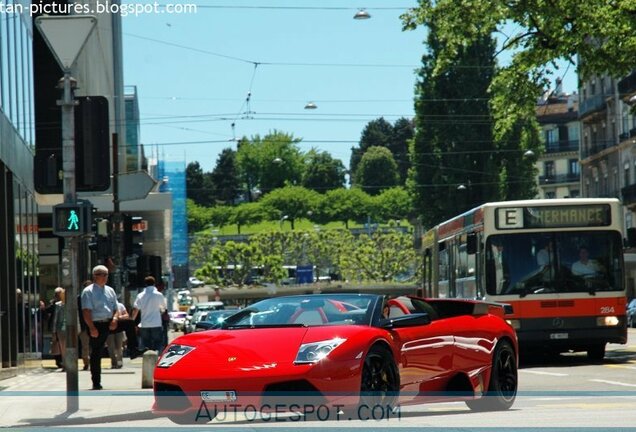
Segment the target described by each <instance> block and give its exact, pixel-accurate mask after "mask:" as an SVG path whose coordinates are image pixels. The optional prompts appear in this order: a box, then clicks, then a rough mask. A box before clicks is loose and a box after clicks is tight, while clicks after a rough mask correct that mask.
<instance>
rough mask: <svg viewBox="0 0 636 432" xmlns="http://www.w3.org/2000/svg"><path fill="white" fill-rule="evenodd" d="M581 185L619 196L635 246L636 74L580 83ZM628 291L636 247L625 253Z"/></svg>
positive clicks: (592, 192) (635, 271)
mask: <svg viewBox="0 0 636 432" xmlns="http://www.w3.org/2000/svg"><path fill="white" fill-rule="evenodd" d="M579 92H580V97H581V101H580V105H579V119H580V121H581V156H580V158H581V190H582V195H583V196H584V197H590V198H594V197H613V198H618V199H620V200H621V201H622V202H623V205H624V223H625V228H626V233H627V236H628V238H631V239H632V241H630V243H631V244H632V245H636V230H635V227H636V214H635V212H636V186H635V184H636V117H635V116H634V114H633V112H632V106H631V105H633V104H634V102H635V101H636V99H634V98H633V96H634V95H635V94H636V74H635V73H634V72H633V73H631V74H630V75H628V76H626V77H622V78H618V79H617V78H613V77H610V76H607V75H604V76H595V77H592V78H590V79H588V80H586V81H582V82H580V87H579ZM625 269H626V276H627V278H626V279H627V280H626V282H627V292H628V296H629V297H633V296H634V295H635V294H636V248H635V247H633V246H631V247H629V248H628V249H627V251H626V254H625Z"/></svg>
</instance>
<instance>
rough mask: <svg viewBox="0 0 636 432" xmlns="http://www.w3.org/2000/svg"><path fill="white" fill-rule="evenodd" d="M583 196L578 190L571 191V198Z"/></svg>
mask: <svg viewBox="0 0 636 432" xmlns="http://www.w3.org/2000/svg"><path fill="white" fill-rule="evenodd" d="M580 196H581V191H580V190H578V189H570V198H578V197H580Z"/></svg>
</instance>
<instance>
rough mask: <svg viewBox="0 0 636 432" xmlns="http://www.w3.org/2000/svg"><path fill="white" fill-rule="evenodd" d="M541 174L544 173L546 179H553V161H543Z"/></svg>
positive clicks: (554, 170) (554, 172)
mask: <svg viewBox="0 0 636 432" xmlns="http://www.w3.org/2000/svg"><path fill="white" fill-rule="evenodd" d="M543 172H544V173H545V176H546V177H554V176H555V175H556V169H555V167H554V161H545V162H544V163H543Z"/></svg>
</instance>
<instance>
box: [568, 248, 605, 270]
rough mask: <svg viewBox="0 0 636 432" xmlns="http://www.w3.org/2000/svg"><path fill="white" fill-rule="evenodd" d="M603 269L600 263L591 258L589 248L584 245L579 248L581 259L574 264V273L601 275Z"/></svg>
mask: <svg viewBox="0 0 636 432" xmlns="http://www.w3.org/2000/svg"><path fill="white" fill-rule="evenodd" d="M602 271H603V269H602V267H601V266H600V264H599V263H597V262H596V261H594V260H591V259H590V253H589V252H588V250H587V248H585V247H582V248H581V249H579V260H578V261H576V262H575V263H574V264H572V274H573V275H576V276H582V277H584V278H591V277H595V276H600V274H601V273H602Z"/></svg>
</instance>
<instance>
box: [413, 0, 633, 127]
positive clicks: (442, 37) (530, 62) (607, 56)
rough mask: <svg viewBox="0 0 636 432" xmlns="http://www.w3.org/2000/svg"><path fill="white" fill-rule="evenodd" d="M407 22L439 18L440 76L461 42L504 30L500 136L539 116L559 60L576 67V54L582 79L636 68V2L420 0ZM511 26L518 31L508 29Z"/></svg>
mask: <svg viewBox="0 0 636 432" xmlns="http://www.w3.org/2000/svg"><path fill="white" fill-rule="evenodd" d="M402 19H403V24H404V28H405V29H414V28H416V27H417V26H419V25H426V26H429V25H431V23H434V25H435V27H436V33H437V37H438V39H439V41H440V46H441V50H440V52H439V57H438V62H437V64H436V66H435V69H434V74H435V75H442V74H444V73H445V72H446V71H447V70H448V68H449V65H452V63H453V60H454V58H455V57H456V55H457V53H458V52H460V51H461V49H462V47H466V46H470V45H472V44H473V43H475V42H476V41H478V40H480V39H482V38H484V37H486V36H490V35H491V34H492V33H493V32H499V33H501V34H503V35H504V40H503V41H502V46H501V49H500V50H499V53H500V54H501V53H504V52H505V53H506V54H507V55H509V56H510V58H511V60H510V62H509V64H507V65H505V66H504V67H502V68H501V69H500V70H499V71H498V73H497V74H496V76H495V78H494V80H493V83H492V86H491V90H492V96H491V103H492V108H493V115H494V119H495V125H496V126H495V138H496V139H504V138H505V136H506V135H507V134H510V132H511V130H512V129H513V128H514V127H516V126H517V125H518V124H519V123H520V122H521V123H523V122H524V121H527V119H528V118H530V117H534V104H535V101H536V99H537V97H539V96H540V94H541V92H542V91H543V89H544V88H546V87H547V80H548V77H549V76H550V75H551V73H552V70H554V69H556V67H557V65H556V61H558V60H566V61H568V62H570V63H571V64H575V59H576V58H577V57H578V60H579V61H578V64H577V72H578V73H579V74H580V76H581V77H582V78H583V79H586V78H588V77H590V76H592V75H594V74H603V73H606V72H607V73H608V74H609V75H612V76H622V75H626V74H627V73H628V72H629V71H631V70H632V69H633V67H634V59H633V53H634V52H636V32H634V28H636V4H635V3H634V2H633V1H631V0H618V1H605V0H589V1H585V2H581V1H579V0H559V1H538V2H536V1H535V2H532V1H530V2H510V1H505V0H435V1H434V0H419V6H418V7H416V8H413V9H411V10H410V11H409V12H407V13H405V14H404V15H403V16H402ZM506 28H513V29H518V30H516V31H515V32H514V33H511V34H506V33H505V29H506Z"/></svg>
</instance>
